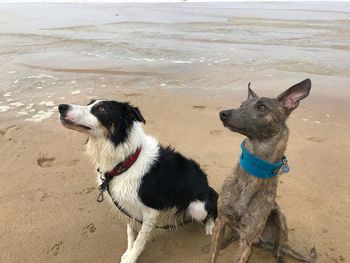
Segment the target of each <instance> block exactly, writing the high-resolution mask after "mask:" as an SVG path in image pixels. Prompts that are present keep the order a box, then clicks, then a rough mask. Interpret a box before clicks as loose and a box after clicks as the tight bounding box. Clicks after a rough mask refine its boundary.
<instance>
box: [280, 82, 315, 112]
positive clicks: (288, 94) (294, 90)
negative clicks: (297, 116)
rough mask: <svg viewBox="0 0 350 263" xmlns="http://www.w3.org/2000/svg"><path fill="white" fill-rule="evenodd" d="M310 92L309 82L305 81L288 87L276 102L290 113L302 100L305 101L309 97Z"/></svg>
mask: <svg viewBox="0 0 350 263" xmlns="http://www.w3.org/2000/svg"><path fill="white" fill-rule="evenodd" d="M310 90H311V80H310V79H305V80H303V81H302V82H300V83H298V84H295V85H294V86H292V87H290V88H289V89H287V90H286V91H285V92H283V93H281V94H280V95H279V96H278V97H277V100H278V101H279V103H280V105H281V106H282V107H284V108H285V109H287V110H288V111H292V110H294V109H296V108H297V107H298V105H299V102H300V101H301V100H302V99H305V98H306V97H307V96H308V95H309V93H310Z"/></svg>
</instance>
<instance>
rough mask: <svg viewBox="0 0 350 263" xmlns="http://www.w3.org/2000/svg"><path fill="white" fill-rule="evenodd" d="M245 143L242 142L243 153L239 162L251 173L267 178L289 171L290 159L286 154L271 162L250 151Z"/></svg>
mask: <svg viewBox="0 0 350 263" xmlns="http://www.w3.org/2000/svg"><path fill="white" fill-rule="evenodd" d="M243 143H244V142H242V143H241V149H242V154H241V157H240V160H239V164H240V165H241V167H242V168H243V170H244V171H246V172H247V173H249V174H250V175H252V176H255V177H258V178H264V179H267V178H272V177H274V176H276V175H278V174H279V173H280V172H282V173H288V172H289V166H288V161H287V158H286V157H285V156H283V157H282V159H281V160H279V161H278V162H276V163H270V162H268V161H265V160H263V159H261V158H259V157H257V156H255V155H253V154H251V153H250V152H248V151H247V149H246V148H245V147H244V145H243Z"/></svg>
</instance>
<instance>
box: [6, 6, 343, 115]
mask: <svg viewBox="0 0 350 263" xmlns="http://www.w3.org/2000/svg"><path fill="white" fill-rule="evenodd" d="M0 63H1V66H0V118H1V114H4V113H9V112H11V109H16V111H15V112H16V116H17V117H23V116H29V115H30V112H29V111H30V110H32V115H31V116H33V115H35V113H36V114H37V111H38V109H35V110H33V107H34V106H32V107H31V108H28V109H27V110H23V107H29V106H28V105H30V104H34V105H36V104H38V102H41V103H43V104H42V105H41V106H43V107H44V106H45V107H51V106H50V105H55V104H57V103H58V102H59V100H64V99H66V98H67V97H70V96H84V97H85V98H88V97H94V96H106V95H107V94H108V92H110V91H111V90H114V91H115V90H118V89H145V88H154V87H159V88H162V89H170V88H191V87H194V88H203V89H217V90H220V89H230V88H235V87H239V86H241V85H242V83H246V82H248V80H249V81H250V80H253V81H259V80H263V79H283V78H287V77H290V76H298V77H299V76H300V78H301V77H304V76H320V77H324V76H326V77H330V78H341V79H347V78H348V77H349V76H350V3H346V2H333V1H332V2H331V1H330V2H294V3H293V2H292V3H291V2H283V3H254V2H246V3H168V4H126V3H124V4H122V3H119V4H68V3H67V4H53V3H46V4H45V3H37V4H29V3H27V4H23V3H18V4H1V5H0ZM244 85H245V84H244ZM11 103H12V104H11ZM18 103H21V104H18ZM45 103H46V104H48V105H49V106H47V105H46V104H45ZM22 104H23V105H22ZM20 109H22V110H20ZM39 109H40V107H39ZM49 110H50V108H49V109H47V108H46V110H45V108H43V109H42V110H41V111H43V112H44V113H47V111H49ZM52 111H53V108H52ZM20 112H22V113H20ZM44 113H43V114H44ZM49 115H50V114H48V116H49ZM2 116H3V115H2ZM45 116H46V115H45ZM39 117H40V116H39ZM39 120H40V118H39Z"/></svg>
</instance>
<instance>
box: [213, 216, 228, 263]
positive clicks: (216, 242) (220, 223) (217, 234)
mask: <svg viewBox="0 0 350 263" xmlns="http://www.w3.org/2000/svg"><path fill="white" fill-rule="evenodd" d="M225 226H226V220H225V219H224V218H223V217H222V216H219V217H218V218H217V219H216V222H215V227H214V234H213V237H212V241H211V247H210V252H209V263H215V262H216V259H217V256H218V253H219V249H220V245H221V242H222V238H223V235H224V232H225Z"/></svg>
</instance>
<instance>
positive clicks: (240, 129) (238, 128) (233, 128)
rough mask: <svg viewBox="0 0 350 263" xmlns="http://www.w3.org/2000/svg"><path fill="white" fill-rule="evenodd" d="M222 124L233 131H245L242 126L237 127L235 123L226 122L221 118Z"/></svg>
mask: <svg viewBox="0 0 350 263" xmlns="http://www.w3.org/2000/svg"><path fill="white" fill-rule="evenodd" d="M222 124H223V125H224V127H225V128H227V129H229V130H230V131H233V132H238V133H243V132H244V131H245V129H244V128H240V127H237V126H236V125H232V123H227V122H226V121H225V120H222Z"/></svg>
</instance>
